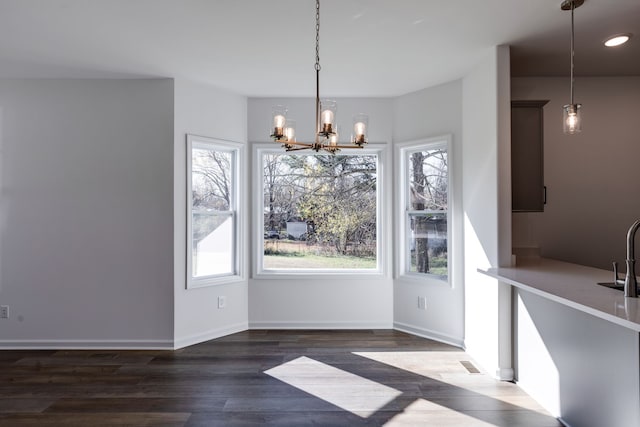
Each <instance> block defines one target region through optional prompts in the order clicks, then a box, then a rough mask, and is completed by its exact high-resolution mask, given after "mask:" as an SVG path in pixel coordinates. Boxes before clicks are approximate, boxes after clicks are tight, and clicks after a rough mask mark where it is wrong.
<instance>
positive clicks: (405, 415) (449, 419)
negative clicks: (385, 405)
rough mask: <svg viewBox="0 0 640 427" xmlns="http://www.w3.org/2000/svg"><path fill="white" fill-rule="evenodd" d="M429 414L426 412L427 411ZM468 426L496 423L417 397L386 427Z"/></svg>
mask: <svg viewBox="0 0 640 427" xmlns="http://www.w3.org/2000/svg"><path fill="white" fill-rule="evenodd" d="M427 411H428V412H429V414H428V415H427V414H425V412H427ZM418 425H434V426H444V425H451V426H454V425H455V426H468V427H472V426H473V427H495V426H496V424H493V423H490V422H485V421H482V420H479V419H478V418H476V417H473V416H471V415H467V414H464V413H462V412H457V411H452V410H450V409H449V408H447V407H444V406H440V405H437V404H435V403H432V402H429V401H428V400H425V399H417V400H416V401H414V402H413V403H411V404H410V405H409V406H407V407H406V408H405V409H404V411H402V412H401V413H399V414H397V415H395V416H393V418H391V419H390V420H389V421H387V422H386V423H385V424H384V426H385V427H398V426H418Z"/></svg>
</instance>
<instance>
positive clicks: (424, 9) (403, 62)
mask: <svg viewBox="0 0 640 427" xmlns="http://www.w3.org/2000/svg"><path fill="white" fill-rule="evenodd" d="M560 2H561V1H560V0H321V25H322V26H321V34H320V59H321V65H322V72H321V92H322V94H323V95H324V96H358V97H367V96H372V97H377V96H380V97H386V96H396V95H401V94H405V93H408V92H412V91H415V90H419V89H422V88H425V87H428V86H432V85H435V84H439V83H443V82H446V81H450V80H453V79H456V78H459V77H462V76H464V75H465V74H466V73H467V72H468V70H469V69H470V68H471V67H473V66H474V64H476V63H477V62H478V61H479V60H480V59H481V58H482V57H483V56H484V55H486V53H487V52H488V51H489V49H490V48H491V47H492V46H495V45H500V44H510V45H512V74H513V75H516V76H523V75H559V76H564V75H567V74H568V72H569V34H570V12H563V11H561V10H560ZM575 25H576V57H575V63H576V75H577V76H580V75H640V0H585V3H584V5H583V6H581V7H580V8H578V9H577V10H576V11H575ZM623 32H631V33H634V37H633V38H632V39H631V41H630V42H629V43H627V45H625V46H623V47H619V48H615V49H605V48H604V47H603V45H602V40H603V39H604V38H605V37H606V36H608V35H610V34H614V33H623ZM314 43H315V3H314V1H313V0H0V77H25V78H32V77H33V78H43V77H45V78H46V77H52V78H67V77H69V78H122V77H183V78H188V79H192V80H195V81H198V82H204V83H208V84H212V85H215V86H218V87H223V88H227V89H229V90H231V91H234V92H237V93H240V94H243V95H246V96H256V97H261V96H287V97H288V96H314V94H315V75H314V73H315V71H314V62H315V46H314Z"/></svg>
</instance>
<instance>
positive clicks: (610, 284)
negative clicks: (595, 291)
mask: <svg viewBox="0 0 640 427" xmlns="http://www.w3.org/2000/svg"><path fill="white" fill-rule="evenodd" d="M598 285H600V286H605V287H607V288H611V289H617V290H619V291H624V285H619V284H617V283H613V282H598Z"/></svg>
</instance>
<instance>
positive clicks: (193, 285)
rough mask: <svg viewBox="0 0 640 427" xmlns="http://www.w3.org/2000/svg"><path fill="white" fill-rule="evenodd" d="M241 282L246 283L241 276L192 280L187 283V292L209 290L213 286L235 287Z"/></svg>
mask: <svg viewBox="0 0 640 427" xmlns="http://www.w3.org/2000/svg"><path fill="white" fill-rule="evenodd" d="M239 282H246V279H245V278H244V277H242V276H239V275H235V276H222V277H210V278H205V279H191V280H189V281H188V282H187V290H191V289H200V288H208V287H211V286H223V285H233V284H235V283H239Z"/></svg>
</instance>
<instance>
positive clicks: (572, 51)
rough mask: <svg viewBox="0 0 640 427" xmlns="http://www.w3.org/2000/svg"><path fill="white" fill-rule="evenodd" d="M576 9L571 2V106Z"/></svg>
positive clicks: (572, 0)
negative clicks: (574, 16)
mask: <svg viewBox="0 0 640 427" xmlns="http://www.w3.org/2000/svg"><path fill="white" fill-rule="evenodd" d="M574 9H575V0H571V105H573V83H574V78H573V56H574V48H573V43H574V42H573V39H574V25H573V11H574Z"/></svg>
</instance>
